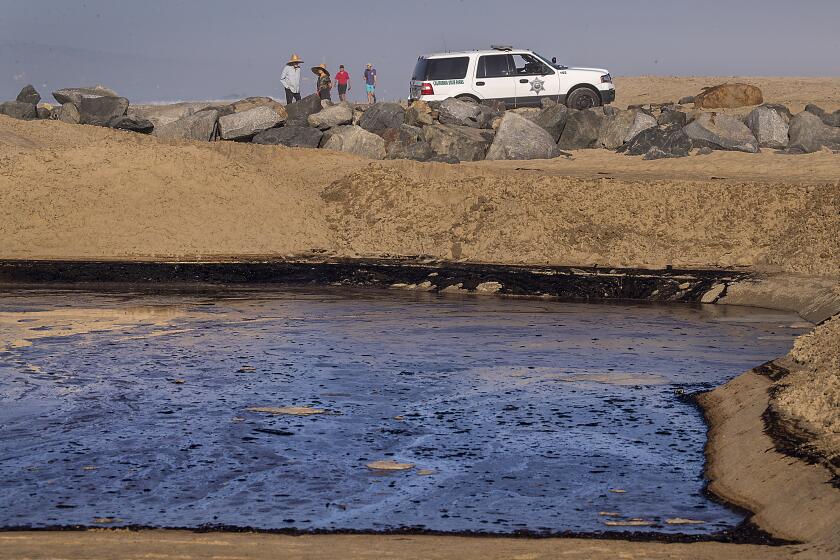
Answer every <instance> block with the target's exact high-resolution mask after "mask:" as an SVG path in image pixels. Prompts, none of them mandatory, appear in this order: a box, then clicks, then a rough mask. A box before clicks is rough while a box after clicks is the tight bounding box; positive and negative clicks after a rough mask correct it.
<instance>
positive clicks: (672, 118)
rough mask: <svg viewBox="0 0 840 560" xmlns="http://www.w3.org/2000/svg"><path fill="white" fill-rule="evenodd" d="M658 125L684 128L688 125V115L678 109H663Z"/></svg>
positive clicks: (658, 118) (657, 121) (657, 120)
mask: <svg viewBox="0 0 840 560" xmlns="http://www.w3.org/2000/svg"><path fill="white" fill-rule="evenodd" d="M656 124H658V125H659V126H666V125H669V124H673V125H677V126H680V127H683V126H685V125H687V124H688V115H686V114H685V113H683V112H682V111H678V110H676V109H667V110H665V109H663V110H662V112H661V113H660V114H659V117H657V119H656Z"/></svg>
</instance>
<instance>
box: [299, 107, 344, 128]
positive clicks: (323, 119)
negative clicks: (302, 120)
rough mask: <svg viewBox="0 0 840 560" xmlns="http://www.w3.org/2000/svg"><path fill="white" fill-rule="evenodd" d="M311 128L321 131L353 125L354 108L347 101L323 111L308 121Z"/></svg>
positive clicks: (310, 116)
mask: <svg viewBox="0 0 840 560" xmlns="http://www.w3.org/2000/svg"><path fill="white" fill-rule="evenodd" d="M307 122H308V124H309V126H311V127H313V128H318V129H321V130H327V129H328V128H335V127H336V126H341V125H345V124H352V123H353V108H352V107H351V106H350V104H349V103H347V102H346V101H342V102H341V103H339V104H338V105H332V106H330V107H327V108H326V109H321V110H320V111H318V112H317V113H315V114H313V115H309V118H308V119H307Z"/></svg>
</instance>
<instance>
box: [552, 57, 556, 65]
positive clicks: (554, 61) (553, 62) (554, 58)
mask: <svg viewBox="0 0 840 560" xmlns="http://www.w3.org/2000/svg"><path fill="white" fill-rule="evenodd" d="M551 63H552V64H557V57H556V56H552V57H551Z"/></svg>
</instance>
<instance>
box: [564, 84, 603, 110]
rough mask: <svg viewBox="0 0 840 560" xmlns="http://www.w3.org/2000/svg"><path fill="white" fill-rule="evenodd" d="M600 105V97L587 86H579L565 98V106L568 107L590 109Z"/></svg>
mask: <svg viewBox="0 0 840 560" xmlns="http://www.w3.org/2000/svg"><path fill="white" fill-rule="evenodd" d="M600 105H601V97H600V96H599V95H598V94H597V93H595V92H594V91H592V90H591V89H589V88H588V87H579V88H577V89H576V90H574V91H573V92H572V93H570V94H569V97H567V98H566V106H567V107H568V108H569V109H578V110H580V111H582V110H583V109H590V108H592V107H598V106H600Z"/></svg>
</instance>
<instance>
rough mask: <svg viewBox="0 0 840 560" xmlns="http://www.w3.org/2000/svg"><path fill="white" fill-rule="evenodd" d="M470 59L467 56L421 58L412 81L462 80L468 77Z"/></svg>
mask: <svg viewBox="0 0 840 560" xmlns="http://www.w3.org/2000/svg"><path fill="white" fill-rule="evenodd" d="M469 63H470V59H469V57H466V56H458V57H453V58H419V59H417V65H416V66H415V67H414V74H413V76H412V77H411V79H412V80H418V81H419V80H462V79H464V78H465V77H466V75H467V66H469Z"/></svg>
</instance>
